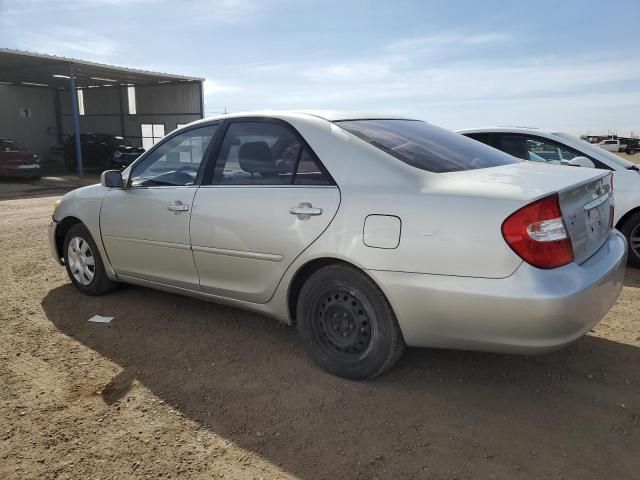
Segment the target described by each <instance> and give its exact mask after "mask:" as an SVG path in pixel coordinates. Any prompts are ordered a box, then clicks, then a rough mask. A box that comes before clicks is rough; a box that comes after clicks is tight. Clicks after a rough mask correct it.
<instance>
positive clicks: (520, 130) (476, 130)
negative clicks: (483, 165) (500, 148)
mask: <svg viewBox="0 0 640 480" xmlns="http://www.w3.org/2000/svg"><path fill="white" fill-rule="evenodd" d="M456 132H457V133H462V134H464V133H528V134H545V133H547V134H550V133H551V132H545V131H544V130H540V129H539V128H535V127H517V126H514V127H510V126H502V127H483V128H462V129H460V130H456Z"/></svg>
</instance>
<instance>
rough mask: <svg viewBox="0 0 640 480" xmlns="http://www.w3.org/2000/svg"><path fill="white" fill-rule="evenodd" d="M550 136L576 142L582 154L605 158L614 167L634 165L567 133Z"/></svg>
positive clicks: (630, 166) (631, 166)
mask: <svg viewBox="0 0 640 480" xmlns="http://www.w3.org/2000/svg"><path fill="white" fill-rule="evenodd" d="M552 135H555V136H556V137H560V138H562V139H564V140H569V141H573V142H578V143H579V144H580V149H581V150H583V151H584V153H586V154H588V155H595V156H596V157H598V156H600V157H605V158H606V159H607V160H609V161H611V162H613V163H615V164H616V165H620V166H621V167H623V168H633V167H634V165H633V163H631V162H630V161H628V160H625V159H624V158H622V157H619V156H618V155H616V154H615V153H611V152H610V151H608V150H605V149H604V148H601V147H598V146H597V145H593V144H592V143H589V142H587V141H586V140H583V139H582V138H578V137H574V136H573V135H569V134H568V133H562V132H554V133H553V134H552Z"/></svg>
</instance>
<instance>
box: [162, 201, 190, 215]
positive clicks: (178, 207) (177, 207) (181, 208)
mask: <svg viewBox="0 0 640 480" xmlns="http://www.w3.org/2000/svg"><path fill="white" fill-rule="evenodd" d="M167 210H169V211H170V212H173V213H174V214H175V215H178V214H179V213H180V212H188V211H189V205H184V204H183V203H182V202H181V201H180V200H176V201H175V202H174V203H171V204H169V205H167Z"/></svg>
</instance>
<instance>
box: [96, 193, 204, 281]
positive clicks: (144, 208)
mask: <svg viewBox="0 0 640 480" xmlns="http://www.w3.org/2000/svg"><path fill="white" fill-rule="evenodd" d="M195 192H196V187H193V186H188V187H159V188H158V187H156V188H130V189H125V190H115V189H114V190H110V191H109V192H107V194H106V195H105V198H104V200H103V202H102V209H101V211H100V227H101V231H102V241H103V243H104V246H105V249H106V251H107V255H108V257H109V261H110V262H111V265H112V266H113V269H114V270H115V272H116V273H118V274H122V275H130V276H133V277H138V278H143V279H146V280H152V281H155V282H160V283H165V284H168V285H175V286H178V287H182V288H190V289H196V290H198V289H199V286H198V274H197V271H196V268H195V264H194V261H193V255H192V254H191V247H190V241H189V217H190V211H189V210H184V208H185V207H187V208H188V209H190V207H191V204H192V203H193V197H194V195H195ZM174 206H177V207H178V209H177V210H175V211H172V210H169V209H168V207H169V208H175V207H174Z"/></svg>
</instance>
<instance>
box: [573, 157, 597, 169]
mask: <svg viewBox="0 0 640 480" xmlns="http://www.w3.org/2000/svg"><path fill="white" fill-rule="evenodd" d="M569 166H571V167H587V168H596V164H595V163H593V162H592V161H591V160H590V159H588V158H587V157H573V158H572V159H571V160H569Z"/></svg>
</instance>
